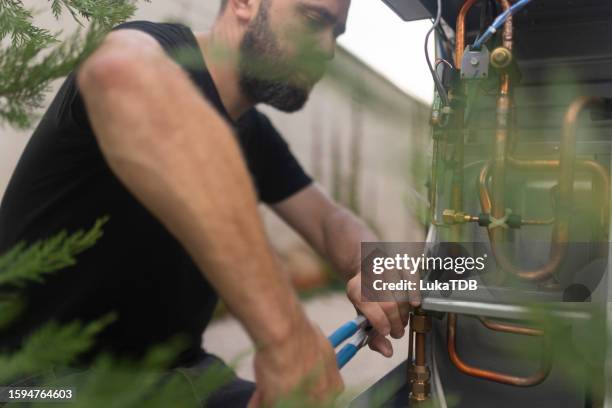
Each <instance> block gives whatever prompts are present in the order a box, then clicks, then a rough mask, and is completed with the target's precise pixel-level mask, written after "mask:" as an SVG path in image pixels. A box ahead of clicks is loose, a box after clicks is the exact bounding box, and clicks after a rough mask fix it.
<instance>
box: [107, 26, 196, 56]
mask: <svg viewBox="0 0 612 408" xmlns="http://www.w3.org/2000/svg"><path fill="white" fill-rule="evenodd" d="M113 30H138V31H141V32H144V33H146V34H148V35H150V36H151V37H153V38H154V39H155V40H156V41H157V42H158V43H159V44H160V45H161V46H162V48H163V49H164V50H165V51H166V52H168V53H171V54H172V53H175V52H176V51H177V50H178V49H181V48H185V47H197V41H196V40H195V37H194V36H193V33H192V31H191V29H190V28H189V27H187V26H186V25H184V24H180V23H159V22H154V21H147V20H134V21H128V22H125V23H121V24H119V25H117V26H115V27H114V28H113Z"/></svg>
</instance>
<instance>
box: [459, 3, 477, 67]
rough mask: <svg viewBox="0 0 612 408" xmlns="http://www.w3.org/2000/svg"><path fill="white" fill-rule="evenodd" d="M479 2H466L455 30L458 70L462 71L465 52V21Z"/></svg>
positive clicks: (460, 11)
mask: <svg viewBox="0 0 612 408" xmlns="http://www.w3.org/2000/svg"><path fill="white" fill-rule="evenodd" d="M477 1H478V0H466V2H465V3H463V6H462V7H461V10H459V15H458V16H457V28H456V30H455V67H457V70H461V60H462V59H463V51H465V19H466V17H467V15H468V13H469V11H470V9H471V8H472V7H473V6H474V4H476V2H477Z"/></svg>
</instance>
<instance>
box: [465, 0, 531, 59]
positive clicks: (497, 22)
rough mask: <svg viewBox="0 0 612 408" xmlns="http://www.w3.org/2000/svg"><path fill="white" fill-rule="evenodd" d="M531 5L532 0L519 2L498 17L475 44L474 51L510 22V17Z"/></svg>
mask: <svg viewBox="0 0 612 408" xmlns="http://www.w3.org/2000/svg"><path fill="white" fill-rule="evenodd" d="M529 3H531V0H519V1H518V2H517V3H516V4H514V5H513V6H512V7H510V8H509V9H508V10H506V11H504V12H503V13H501V14H500V15H499V16H497V18H496V19H495V21H493V24H491V26H490V27H489V28H487V30H486V31H485V32H484V33H483V34H482V35H481V36H480V37H478V39H477V40H476V41H475V42H474V45H473V46H472V49H474V50H479V49H481V48H482V46H483V44H484V43H485V42H487V41H488V40H489V38H491V37H492V36H493V35H495V33H496V32H497V30H499V29H500V28H501V27H502V26H503V25H504V23H505V22H506V20H508V18H510V16H513V15H514V14H516V13H518V12H519V11H520V10H521V9H522V8H523V7H525V6H526V5H527V4H529Z"/></svg>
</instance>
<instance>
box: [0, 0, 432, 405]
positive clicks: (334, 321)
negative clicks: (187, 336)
mask: <svg viewBox="0 0 612 408" xmlns="http://www.w3.org/2000/svg"><path fill="white" fill-rule="evenodd" d="M24 3H25V4H26V6H28V7H30V8H32V9H33V10H35V11H36V10H39V11H37V12H36V19H35V21H36V23H37V24H39V25H41V26H43V27H47V28H50V29H51V31H53V32H56V31H59V30H61V31H62V32H63V33H65V34H66V35H68V34H70V33H71V32H73V30H74V29H75V28H76V25H75V23H74V21H73V20H72V19H71V18H70V17H69V16H63V17H62V18H61V19H60V20H59V21H58V20H56V19H54V18H53V16H52V15H51V13H50V10H49V7H48V2H47V1H45V0H35V1H24ZM218 9H219V4H218V1H217V0H206V1H202V0H181V1H172V2H168V1H161V0H152V1H151V2H150V3H144V2H140V3H139V9H138V11H137V13H136V15H135V16H134V18H133V19H136V20H150V21H159V22H162V21H172V22H181V23H184V24H186V25H188V26H190V27H191V28H192V29H193V30H194V31H205V30H207V29H208V28H209V27H210V26H211V24H212V22H213V21H214V19H215V16H216V14H217V12H218ZM430 25H431V24H430V22H429V21H419V22H412V23H405V22H403V21H401V20H400V19H399V18H398V17H397V16H396V15H395V14H394V13H393V12H392V11H391V10H389V9H388V8H387V7H386V6H385V5H384V3H383V2H382V1H380V0H357V1H353V5H352V9H351V13H350V15H349V21H348V26H347V33H346V34H345V35H344V36H342V37H341V38H340V40H339V45H338V49H337V52H336V62H335V64H338V65H339V66H341V67H342V70H345V71H347V72H348V73H349V74H350V76H351V78H353V79H357V80H358V82H359V83H360V86H362V87H365V88H366V89H367V92H368V93H369V94H370V95H372V96H374V98H370V99H369V100H370V102H364V100H363V98H359V97H357V96H356V94H355V91H354V90H353V89H351V87H350V86H339V84H338V83H337V81H336V80H335V79H334V78H325V79H324V80H323V81H322V82H321V83H320V84H319V85H318V86H317V87H316V88H315V91H314V92H313V94H312V95H311V98H310V101H309V103H308V104H307V106H306V108H305V109H304V110H303V111H301V112H299V113H296V114H291V115H287V114H283V113H280V112H277V111H275V110H273V109H270V108H267V107H262V108H261V110H262V111H264V112H265V113H266V114H268V115H269V116H270V118H271V119H272V121H273V122H274V124H275V125H276V126H277V128H278V129H279V130H280V131H281V133H282V134H283V135H284V137H285V139H286V140H287V142H288V143H289V144H290V146H291V148H292V150H293V152H294V154H295V155H296V156H297V157H298V158H299V160H300V161H301V163H302V164H303V166H304V167H305V169H306V170H307V171H308V172H309V173H310V174H311V175H312V176H313V178H314V179H315V180H316V181H317V182H318V183H319V184H320V185H322V186H323V187H324V189H325V190H326V191H327V192H328V193H329V194H330V195H331V196H333V197H334V198H335V199H337V200H338V201H340V202H341V203H343V204H344V205H346V206H347V207H349V208H350V209H352V210H353V211H354V212H355V213H357V214H358V215H360V216H361V217H362V218H363V219H364V220H366V222H368V223H369V224H370V225H371V227H372V228H373V229H374V230H375V231H376V232H377V233H378V234H379V235H380V237H381V238H382V239H384V240H386V241H417V240H422V239H423V231H424V227H423V225H422V222H421V219H422V217H423V214H424V209H425V208H426V205H427V200H426V195H427V189H426V182H427V176H426V170H427V169H426V163H428V162H429V159H428V154H429V153H428V152H429V150H428V149H429V146H428V140H429V139H430V138H429V125H428V116H429V104H430V102H431V98H432V95H433V94H432V89H433V85H432V82H431V77H430V75H429V73H428V71H427V66H426V63H425V59H424V53H423V44H424V38H425V33H426V31H427V30H428V28H429V27H430ZM60 84H61V81H56V83H55V84H54V87H53V90H52V91H51V92H50V93H49V95H48V98H47V99H48V100H49V101H50V99H51V97H52V96H53V95H54V94H55V90H56V89H57V88H58V87H59V85H60ZM371 100H374V101H383V102H384V104H382V105H381V104H379V103H377V102H371ZM383 106H393V108H394V109H395V111H399V112H402V114H401V115H391V116H390V115H389V114H388V112H386V109H385V108H384V107H383ZM40 113H41V114H42V113H43V112H42V111H41V112H40ZM31 131H32V130H31V129H29V130H23V131H17V130H14V129H12V128H10V127H8V126H5V127H4V128H1V130H0V132H1V133H2V137H0V192H3V191H4V189H5V187H6V185H7V183H8V181H9V179H10V176H11V174H12V172H13V169H14V166H15V165H16V163H17V160H18V159H19V156H20V154H21V151H22V150H23V148H24V147H25V145H26V143H27V142H28V138H29V136H30V133H31ZM262 214H263V216H264V219H265V222H266V227H267V229H268V231H269V236H270V237H271V240H272V243H273V245H274V247H275V248H276V250H277V252H278V254H279V256H280V259H281V260H282V262H283V265H284V269H285V270H286V271H287V273H289V274H290V275H291V277H292V281H293V282H294V284H295V286H296V288H297V289H298V290H299V291H300V293H301V294H302V295H303V299H304V304H305V307H306V310H307V312H308V314H309V316H310V318H311V319H312V320H313V321H315V322H316V323H317V324H319V325H320V327H321V328H322V330H323V331H324V332H325V333H329V332H331V331H332V330H333V329H334V328H336V327H337V326H339V325H340V324H342V323H343V322H345V321H346V320H349V319H351V318H353V317H354V314H355V311H354V309H353V307H352V306H351V305H350V303H349V302H348V301H347V300H346V299H345V296H344V293H343V285H342V283H341V282H339V281H338V280H337V279H336V278H334V275H333V273H332V272H331V271H330V270H329V268H328V267H327V266H326V265H325V264H324V263H323V262H322V261H321V260H320V259H319V258H318V257H317V256H316V254H314V253H313V252H312V251H311V250H310V249H309V248H308V247H307V245H306V244H305V243H304V242H303V241H302V240H301V239H300V238H299V237H297V236H296V235H295V234H293V233H292V232H291V231H290V230H289V229H288V228H287V227H286V226H285V225H284V224H283V223H282V222H281V221H279V220H278V219H277V218H276V217H275V216H274V215H273V214H272V213H271V212H269V211H267V210H266V209H265V208H262ZM218 315H219V317H218V318H217V319H216V320H215V321H214V323H213V324H212V326H211V327H210V328H209V330H208V331H207V333H206V336H205V347H206V349H207V350H208V351H209V352H212V353H215V354H218V355H219V356H220V357H222V358H224V359H225V360H226V361H229V362H231V361H234V362H235V364H236V368H237V371H238V373H239V374H240V375H241V376H242V377H244V378H247V379H253V372H252V367H251V366H252V364H251V354H250V353H249V350H251V344H250V341H249V339H248V337H247V336H246V334H245V332H244V331H243V329H242V328H241V327H240V325H239V324H238V323H237V321H235V320H234V319H233V318H232V317H231V316H229V315H228V314H227V313H224V311H223V309H222V308H221V309H220V311H219V313H218ZM228 339H231V340H229V341H228ZM394 344H395V354H394V356H393V357H392V358H390V359H385V358H384V357H382V356H379V355H378V354H375V353H373V352H371V351H367V352H363V353H361V354H360V355H359V356H357V358H356V359H355V360H354V361H352V362H351V363H350V366H349V367H348V369H346V370H344V371H343V376H344V379H345V382H346V385H347V388H348V389H349V391H352V392H355V393H357V392H359V391H361V390H363V389H365V388H367V387H368V386H369V385H371V384H373V383H374V382H375V381H376V379H378V378H380V377H381V376H383V375H384V374H385V373H387V372H388V371H389V370H391V369H392V368H394V367H395V366H396V365H397V364H399V363H400V362H402V361H403V360H405V358H406V355H407V350H405V348H406V344H407V342H406V341H395V342H394Z"/></svg>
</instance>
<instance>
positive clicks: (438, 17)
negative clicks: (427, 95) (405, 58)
mask: <svg viewBox="0 0 612 408" xmlns="http://www.w3.org/2000/svg"><path fill="white" fill-rule="evenodd" d="M441 19H442V0H438V11H437V13H436V18H435V20H434V22H433V25H432V26H431V28H430V29H429V31H428V32H427V35H426V36H425V59H426V60H427V66H428V67H429V72H431V76H432V77H433V80H434V83H435V84H436V90H437V91H438V94H439V95H440V98H441V99H442V103H443V105H444V106H449V105H450V102H449V100H448V94H447V93H446V89H444V85H442V81H441V80H440V77H439V76H438V74H437V73H436V71H435V70H434V67H433V66H432V65H431V59H430V58H429V37H430V36H431V33H433V32H434V31H435V29H436V27H438V25H439V24H440V20H441Z"/></svg>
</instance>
